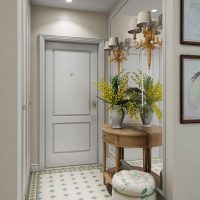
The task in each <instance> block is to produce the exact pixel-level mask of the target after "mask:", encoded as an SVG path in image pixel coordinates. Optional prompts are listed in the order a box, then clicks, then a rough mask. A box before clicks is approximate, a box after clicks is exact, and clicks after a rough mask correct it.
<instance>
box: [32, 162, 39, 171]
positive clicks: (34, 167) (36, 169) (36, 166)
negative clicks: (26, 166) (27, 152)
mask: <svg viewBox="0 0 200 200" xmlns="http://www.w3.org/2000/svg"><path fill="white" fill-rule="evenodd" d="M39 170H40V167H39V164H38V163H37V164H31V172H38V171H39Z"/></svg>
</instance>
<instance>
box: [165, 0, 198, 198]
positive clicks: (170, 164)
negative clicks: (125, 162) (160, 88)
mask: <svg viewBox="0 0 200 200" xmlns="http://www.w3.org/2000/svg"><path fill="white" fill-rule="evenodd" d="M179 3H180V1H179V0H166V10H167V17H166V20H167V30H166V32H167V35H166V36H167V44H166V48H167V49H166V50H167V51H166V70H167V73H166V80H167V82H166V85H167V92H166V94H167V101H166V106H167V133H166V137H167V141H166V142H167V146H166V148H167V186H168V187H167V188H168V198H167V200H171V199H173V200H189V199H200V192H199V180H200V173H199V169H200V156H199V152H200V145H199V141H200V124H188V125H182V124H180V123H179V119H180V117H179V113H180V109H179V107H180V102H179V94H180V92H179V91H180V90H179V88H180V85H179V77H180V70H179V69H180V63H179V56H180V54H194V55H195V54H197V55H199V54H200V47H195V46H186V45H180V42H179V40H180V39H179V38H180V34H179V33H180V30H179V27H180V23H179V22H180V11H179V8H180V5H179Z"/></svg>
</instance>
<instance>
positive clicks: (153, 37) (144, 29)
mask: <svg viewBox="0 0 200 200" xmlns="http://www.w3.org/2000/svg"><path fill="white" fill-rule="evenodd" d="M129 27H130V30H129V31H128V33H130V34H133V43H134V46H135V48H136V49H147V58H148V68H149V69H150V67H151V56H152V50H153V49H155V48H156V46H162V40H161V39H160V38H159V37H158V35H159V34H160V30H161V29H162V15H160V17H159V20H158V21H152V18H151V12H150V11H147V10H144V11H141V12H139V14H138V18H137V19H132V20H130V22H129ZM138 34H141V38H140V39H139V40H138V39H137V35H138Z"/></svg>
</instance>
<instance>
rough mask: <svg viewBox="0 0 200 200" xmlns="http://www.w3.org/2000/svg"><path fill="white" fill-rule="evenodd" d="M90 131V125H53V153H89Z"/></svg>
mask: <svg viewBox="0 0 200 200" xmlns="http://www.w3.org/2000/svg"><path fill="white" fill-rule="evenodd" d="M90 130H91V128H90V123H79V124H78V123H72V124H54V128H53V139H54V142H53V144H54V147H53V152H54V153H68V152H82V151H89V150H90V134H91V133H90ZM67 133H68V134H67ZM69 138H70V140H69ZM83 141H85V142H83Z"/></svg>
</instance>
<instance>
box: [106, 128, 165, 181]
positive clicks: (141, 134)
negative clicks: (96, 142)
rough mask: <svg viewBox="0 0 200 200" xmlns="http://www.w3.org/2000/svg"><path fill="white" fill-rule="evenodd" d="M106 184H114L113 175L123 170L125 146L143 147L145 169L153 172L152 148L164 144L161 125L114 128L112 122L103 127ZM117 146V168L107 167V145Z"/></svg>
mask: <svg viewBox="0 0 200 200" xmlns="http://www.w3.org/2000/svg"><path fill="white" fill-rule="evenodd" d="M102 131H103V162H104V163H103V165H104V168H103V170H104V173H103V180H104V184H106V183H109V184H112V176H113V175H114V173H116V172H118V171H120V170H121V165H120V160H124V148H142V149H143V171H146V172H151V148H152V147H158V146H161V145H162V129H161V127H159V126H153V127H151V128H144V127H142V126H141V125H140V124H126V125H124V128H123V129H112V127H111V125H110V124H105V125H103V127H102ZM107 144H112V145H114V146H115V168H112V169H107V167H106V154H107V149H106V145H107Z"/></svg>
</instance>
